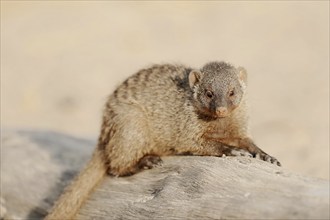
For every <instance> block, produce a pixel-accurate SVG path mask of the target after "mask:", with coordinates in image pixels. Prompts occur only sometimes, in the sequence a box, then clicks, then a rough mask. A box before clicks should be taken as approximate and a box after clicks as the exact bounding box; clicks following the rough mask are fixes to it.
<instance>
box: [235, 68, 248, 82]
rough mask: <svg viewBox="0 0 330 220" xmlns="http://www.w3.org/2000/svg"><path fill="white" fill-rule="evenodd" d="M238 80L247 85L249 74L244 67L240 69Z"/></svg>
mask: <svg viewBox="0 0 330 220" xmlns="http://www.w3.org/2000/svg"><path fill="white" fill-rule="evenodd" d="M237 70H238V78H239V80H240V81H241V83H244V84H245V85H246V84H247V72H246V70H245V69H244V67H241V66H240V67H238V68H237Z"/></svg>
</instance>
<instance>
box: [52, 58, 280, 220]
mask: <svg viewBox="0 0 330 220" xmlns="http://www.w3.org/2000/svg"><path fill="white" fill-rule="evenodd" d="M246 86H247V73H246V71H245V69H244V68H242V67H238V68H235V67H234V66H232V65H231V64H229V63H226V62H210V63H207V64H206V65H205V66H204V67H202V68H201V69H200V70H199V69H192V68H189V67H185V66H181V65H170V64H165V65H154V66H152V67H150V68H147V69H142V70H140V71H139V72H137V73H136V74H135V75H133V76H131V77H129V78H128V79H127V80H126V81H124V82H123V83H122V84H121V85H120V86H119V87H118V88H117V89H116V90H115V91H114V92H113V93H112V94H111V95H110V97H109V98H108V101H107V102H106V105H105V109H104V112H103V122H102V127H101V133H100V136H99V139H98V144H97V147H96V149H95V151H94V153H93V156H92V158H91V160H90V162H89V163H88V164H87V166H86V167H85V168H84V169H83V170H82V171H81V173H80V174H79V175H78V176H77V177H76V178H75V179H74V181H73V182H72V183H71V184H70V185H69V186H68V187H67V188H66V189H65V191H64V193H63V195H62V196H61V197H60V198H59V200H58V201H57V202H56V204H55V206H54V208H53V209H52V210H51V212H50V214H49V215H48V216H47V217H46V219H72V218H74V216H75V214H76V213H77V212H78V210H79V208H80V206H81V205H82V204H83V202H84V200H86V198H87V196H88V195H89V194H90V192H91V191H92V190H93V188H94V187H95V186H96V185H97V184H98V183H99V182H100V181H101V180H102V179H103V177H104V176H105V175H106V174H107V173H108V174H110V175H114V176H126V175H132V174H134V173H136V172H138V171H139V170H141V169H147V168H152V167H153V166H154V165H157V164H159V163H161V161H162V160H161V159H160V157H161V156H167V155H185V154H189V155H199V156H217V157H220V156H223V155H227V156H237V155H245V156H252V157H258V158H261V159H262V160H265V161H268V162H271V163H274V164H277V165H279V166H280V163H279V162H278V161H277V160H276V159H275V158H274V157H271V156H269V155H268V154H266V153H265V152H264V151H262V150H261V149H260V148H258V147H257V146H256V145H255V143H254V142H253V140H252V139H251V138H250V137H249V134H248V115H247V107H246Z"/></svg>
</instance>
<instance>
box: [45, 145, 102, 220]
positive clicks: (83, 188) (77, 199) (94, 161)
mask: <svg viewBox="0 0 330 220" xmlns="http://www.w3.org/2000/svg"><path fill="white" fill-rule="evenodd" d="M105 175H106V166H105V164H104V160H103V159H102V156H101V154H100V152H99V150H98V149H96V150H95V151H94V153H93V156H92V158H91V160H90V161H89V162H88V164H87V166H86V167H85V168H84V169H83V170H82V171H81V172H80V173H79V175H78V176H76V177H75V179H74V180H73V182H71V183H70V184H69V185H68V186H67V187H66V189H65V190H64V193H63V194H62V195H61V196H60V198H59V199H58V200H57V202H56V203H55V205H54V207H53V208H52V210H51V211H50V213H49V214H48V215H47V216H46V218H45V220H55V219H56V220H59V219H66V220H68V219H74V217H75V215H76V214H77V212H78V210H79V209H80V207H81V205H82V204H83V203H84V201H85V200H86V198H87V196H88V195H89V194H90V193H91V192H92V190H93V189H94V188H95V187H96V186H97V185H98V183H99V182H101V180H102V179H103V177H104V176H105Z"/></svg>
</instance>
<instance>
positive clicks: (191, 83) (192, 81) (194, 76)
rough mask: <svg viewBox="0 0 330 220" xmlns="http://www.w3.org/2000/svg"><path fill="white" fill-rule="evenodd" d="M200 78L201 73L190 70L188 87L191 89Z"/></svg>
mask: <svg viewBox="0 0 330 220" xmlns="http://www.w3.org/2000/svg"><path fill="white" fill-rule="evenodd" d="M201 78H202V73H201V72H200V71H199V70H192V71H190V73H189V86H190V87H191V88H192V87H194V86H195V85H196V83H198V82H199V81H200V80H201Z"/></svg>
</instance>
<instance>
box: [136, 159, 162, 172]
mask: <svg viewBox="0 0 330 220" xmlns="http://www.w3.org/2000/svg"><path fill="white" fill-rule="evenodd" d="M162 164H163V160H162V159H161V158H160V157H159V156H156V155H146V156H144V157H143V158H142V159H141V160H140V161H139V163H138V167H139V169H145V170H146V169H151V168H153V167H157V166H160V165H162Z"/></svg>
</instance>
